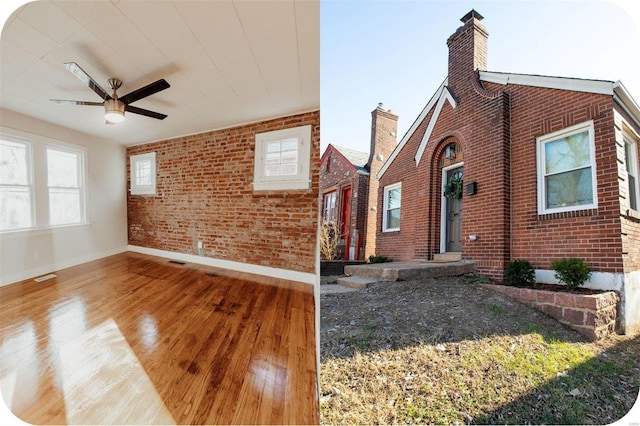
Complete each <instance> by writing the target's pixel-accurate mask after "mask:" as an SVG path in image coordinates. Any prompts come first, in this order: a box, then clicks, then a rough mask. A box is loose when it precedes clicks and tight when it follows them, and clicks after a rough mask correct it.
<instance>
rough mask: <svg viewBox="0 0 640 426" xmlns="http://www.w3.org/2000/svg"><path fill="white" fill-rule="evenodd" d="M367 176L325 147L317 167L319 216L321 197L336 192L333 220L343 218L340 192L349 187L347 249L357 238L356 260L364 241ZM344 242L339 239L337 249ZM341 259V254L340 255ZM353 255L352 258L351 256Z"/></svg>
mask: <svg viewBox="0 0 640 426" xmlns="http://www.w3.org/2000/svg"><path fill="white" fill-rule="evenodd" d="M368 185H369V175H368V174H363V173H360V172H358V170H357V169H356V168H355V167H354V166H353V165H352V164H351V163H349V161H348V160H347V159H346V158H344V156H342V155H341V154H340V153H339V152H338V151H337V150H336V149H335V148H334V147H333V146H332V145H329V147H328V148H327V150H326V151H325V153H324V154H323V156H322V159H321V164H320V194H319V203H320V212H321V214H322V209H323V202H324V195H325V194H327V193H330V192H332V191H337V200H336V218H337V219H338V220H339V221H340V220H341V219H342V217H343V212H342V205H343V202H342V201H343V200H342V196H343V190H344V189H345V188H347V187H351V200H350V201H349V202H350V203H351V212H350V213H351V214H350V220H349V235H350V245H352V246H354V247H355V244H356V240H357V236H358V235H359V236H360V259H363V256H364V245H365V239H366V232H365V225H364V222H365V216H366V209H367V195H368V193H367V190H368ZM345 243H346V239H343V242H342V243H341V244H342V247H341V249H342V250H344V249H345V247H344V244H345ZM341 253H342V254H341V256H344V251H342V252H341ZM354 255H355V254H354Z"/></svg>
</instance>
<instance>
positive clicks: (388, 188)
mask: <svg viewBox="0 0 640 426" xmlns="http://www.w3.org/2000/svg"><path fill="white" fill-rule="evenodd" d="M393 190H399V191H400V207H397V208H398V210H400V213H401V214H402V182H397V183H394V184H391V185H387V186H385V187H384V198H383V204H382V205H383V208H382V232H396V231H400V223H398V227H397V228H389V227H388V223H387V216H388V214H387V213H388V211H389V193H390V192H391V191H393ZM393 210H395V209H393ZM400 219H401V220H402V217H400Z"/></svg>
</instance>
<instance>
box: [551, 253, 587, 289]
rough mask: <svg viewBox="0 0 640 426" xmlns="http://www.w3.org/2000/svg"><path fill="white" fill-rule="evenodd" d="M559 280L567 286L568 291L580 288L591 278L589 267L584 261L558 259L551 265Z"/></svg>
mask: <svg viewBox="0 0 640 426" xmlns="http://www.w3.org/2000/svg"><path fill="white" fill-rule="evenodd" d="M551 268H552V269H553V270H554V271H555V276H556V278H557V279H558V280H560V281H562V282H563V283H565V284H566V285H567V288H568V289H574V288H578V287H580V286H581V285H583V284H584V283H585V282H586V281H587V280H588V279H589V277H590V276H591V270H590V269H589V265H588V264H587V263H586V262H585V261H583V260H582V259H576V258H574V257H572V258H570V259H558V260H556V261H554V262H553V263H552V264H551Z"/></svg>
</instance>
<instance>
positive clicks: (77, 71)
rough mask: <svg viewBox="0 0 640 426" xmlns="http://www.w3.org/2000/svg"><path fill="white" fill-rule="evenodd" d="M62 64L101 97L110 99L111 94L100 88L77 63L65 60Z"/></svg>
mask: <svg viewBox="0 0 640 426" xmlns="http://www.w3.org/2000/svg"><path fill="white" fill-rule="evenodd" d="M64 66H65V67H66V68H67V69H68V70H69V71H71V72H72V73H73V75H75V76H76V77H78V79H79V80H80V81H82V82H83V83H84V84H86V85H87V86H89V88H90V89H91V90H93V91H94V92H96V93H97V94H98V96H100V97H101V98H102V99H104V100H107V99H111V96H109V94H108V93H107V92H106V91H105V90H104V89H103V88H102V87H100V85H99V84H98V83H96V81H95V80H94V79H92V78H91V77H90V76H89V74H87V73H86V72H85V71H84V70H83V69H82V68H80V66H79V65H78V64H76V63H75V62H65V63H64Z"/></svg>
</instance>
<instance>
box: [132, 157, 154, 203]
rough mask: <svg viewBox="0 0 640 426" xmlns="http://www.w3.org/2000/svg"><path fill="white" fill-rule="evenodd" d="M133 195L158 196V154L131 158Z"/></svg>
mask: <svg viewBox="0 0 640 426" xmlns="http://www.w3.org/2000/svg"><path fill="white" fill-rule="evenodd" d="M129 174H130V179H129V180H130V182H131V195H156V153H155V152H147V153H145V154H137V155H132V156H131V157H129Z"/></svg>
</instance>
